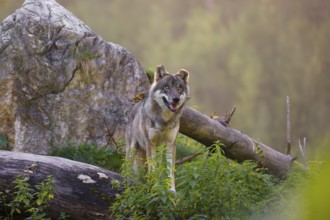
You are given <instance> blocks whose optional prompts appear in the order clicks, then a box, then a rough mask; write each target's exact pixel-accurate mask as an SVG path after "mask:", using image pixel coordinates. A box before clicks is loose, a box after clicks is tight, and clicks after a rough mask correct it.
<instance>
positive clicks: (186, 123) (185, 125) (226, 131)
mask: <svg viewBox="0 0 330 220" xmlns="http://www.w3.org/2000/svg"><path fill="white" fill-rule="evenodd" d="M180 133H182V134H185V135H187V136H189V137H191V138H193V139H195V140H197V141H198V142H200V143H202V144H204V145H206V146H211V145H212V144H214V143H215V142H216V141H220V142H221V143H222V144H224V146H223V147H222V148H223V150H224V152H225V156H227V157H228V158H231V159H234V160H237V161H239V162H241V161H245V160H252V161H256V162H257V163H258V164H259V165H260V166H261V167H264V168H267V169H268V170H269V172H270V173H271V174H273V175H275V176H277V177H279V178H285V177H286V176H287V174H288V171H289V170H290V167H291V164H292V161H293V158H292V157H291V156H290V155H285V154H282V153H280V152H278V151H276V150H274V149H272V148H271V147H268V146H267V145H265V144H263V143H260V142H259V141H256V140H255V139H253V138H251V137H249V136H248V135H246V134H243V133H242V132H240V131H238V130H235V129H233V128H230V127H226V126H224V125H223V124H222V123H219V122H218V121H216V120H214V119H212V118H210V117H208V116H206V115H204V114H202V113H200V112H198V111H196V110H194V109H192V108H189V107H187V108H186V109H185V110H184V112H183V115H182V118H181V124H180Z"/></svg>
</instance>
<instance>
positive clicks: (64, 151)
mask: <svg viewBox="0 0 330 220" xmlns="http://www.w3.org/2000/svg"><path fill="white" fill-rule="evenodd" d="M50 155H52V156H59V157H64V158H67V159H71V160H75V161H80V162H84V163H88V164H93V165H96V166H100V167H103V168H105V169H108V170H112V171H116V172H118V171H119V170H120V167H121V166H122V163H123V158H124V151H123V150H122V148H118V149H109V148H107V147H97V146H96V145H89V144H81V145H75V144H69V146H67V147H62V148H59V147H55V148H54V149H53V150H52V151H51V153H50Z"/></svg>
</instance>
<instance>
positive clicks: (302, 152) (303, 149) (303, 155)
mask: <svg viewBox="0 0 330 220" xmlns="http://www.w3.org/2000/svg"><path fill="white" fill-rule="evenodd" d="M303 144H304V146H302V145H301V141H300V139H299V150H300V153H301V156H302V158H303V163H304V165H306V163H307V158H306V137H304V139H303Z"/></svg>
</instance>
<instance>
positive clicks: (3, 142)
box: [0, 133, 8, 150]
mask: <svg viewBox="0 0 330 220" xmlns="http://www.w3.org/2000/svg"><path fill="white" fill-rule="evenodd" d="M0 149H2V150H8V140H7V136H6V135H5V134H2V133H0Z"/></svg>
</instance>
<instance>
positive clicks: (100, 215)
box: [0, 150, 122, 219]
mask: <svg viewBox="0 0 330 220" xmlns="http://www.w3.org/2000/svg"><path fill="white" fill-rule="evenodd" d="M32 167H33V168H32ZM18 175H22V176H24V177H27V178H29V180H28V183H29V184H30V185H31V186H35V185H36V184H38V183H40V182H42V181H43V180H44V179H46V178H47V176H48V175H51V176H52V178H53V180H54V185H53V187H54V189H55V191H56V195H55V197H54V199H53V200H51V201H50V205H49V209H48V211H49V213H48V214H49V215H50V217H51V218H52V219H58V218H59V215H60V213H59V211H61V212H64V213H66V214H68V215H69V216H70V219H111V217H110V216H109V213H108V208H109V206H110V204H111V202H112V201H113V200H114V199H115V197H116V195H117V194H120V193H121V190H120V189H113V188H112V181H113V180H117V181H119V182H121V181H122V178H121V177H120V175H119V174H117V173H114V172H111V171H108V170H105V169H102V168H100V167H96V166H93V165H89V164H85V163H80V162H76V161H72V160H68V159H64V158H59V157H50V156H41V155H35V154H27V153H20V152H11V151H2V150H0V192H4V191H5V190H7V189H9V188H12V187H13V180H14V179H15V178H16V177H17V176H18ZM4 212H5V211H4V205H0V216H5V213H4Z"/></svg>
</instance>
